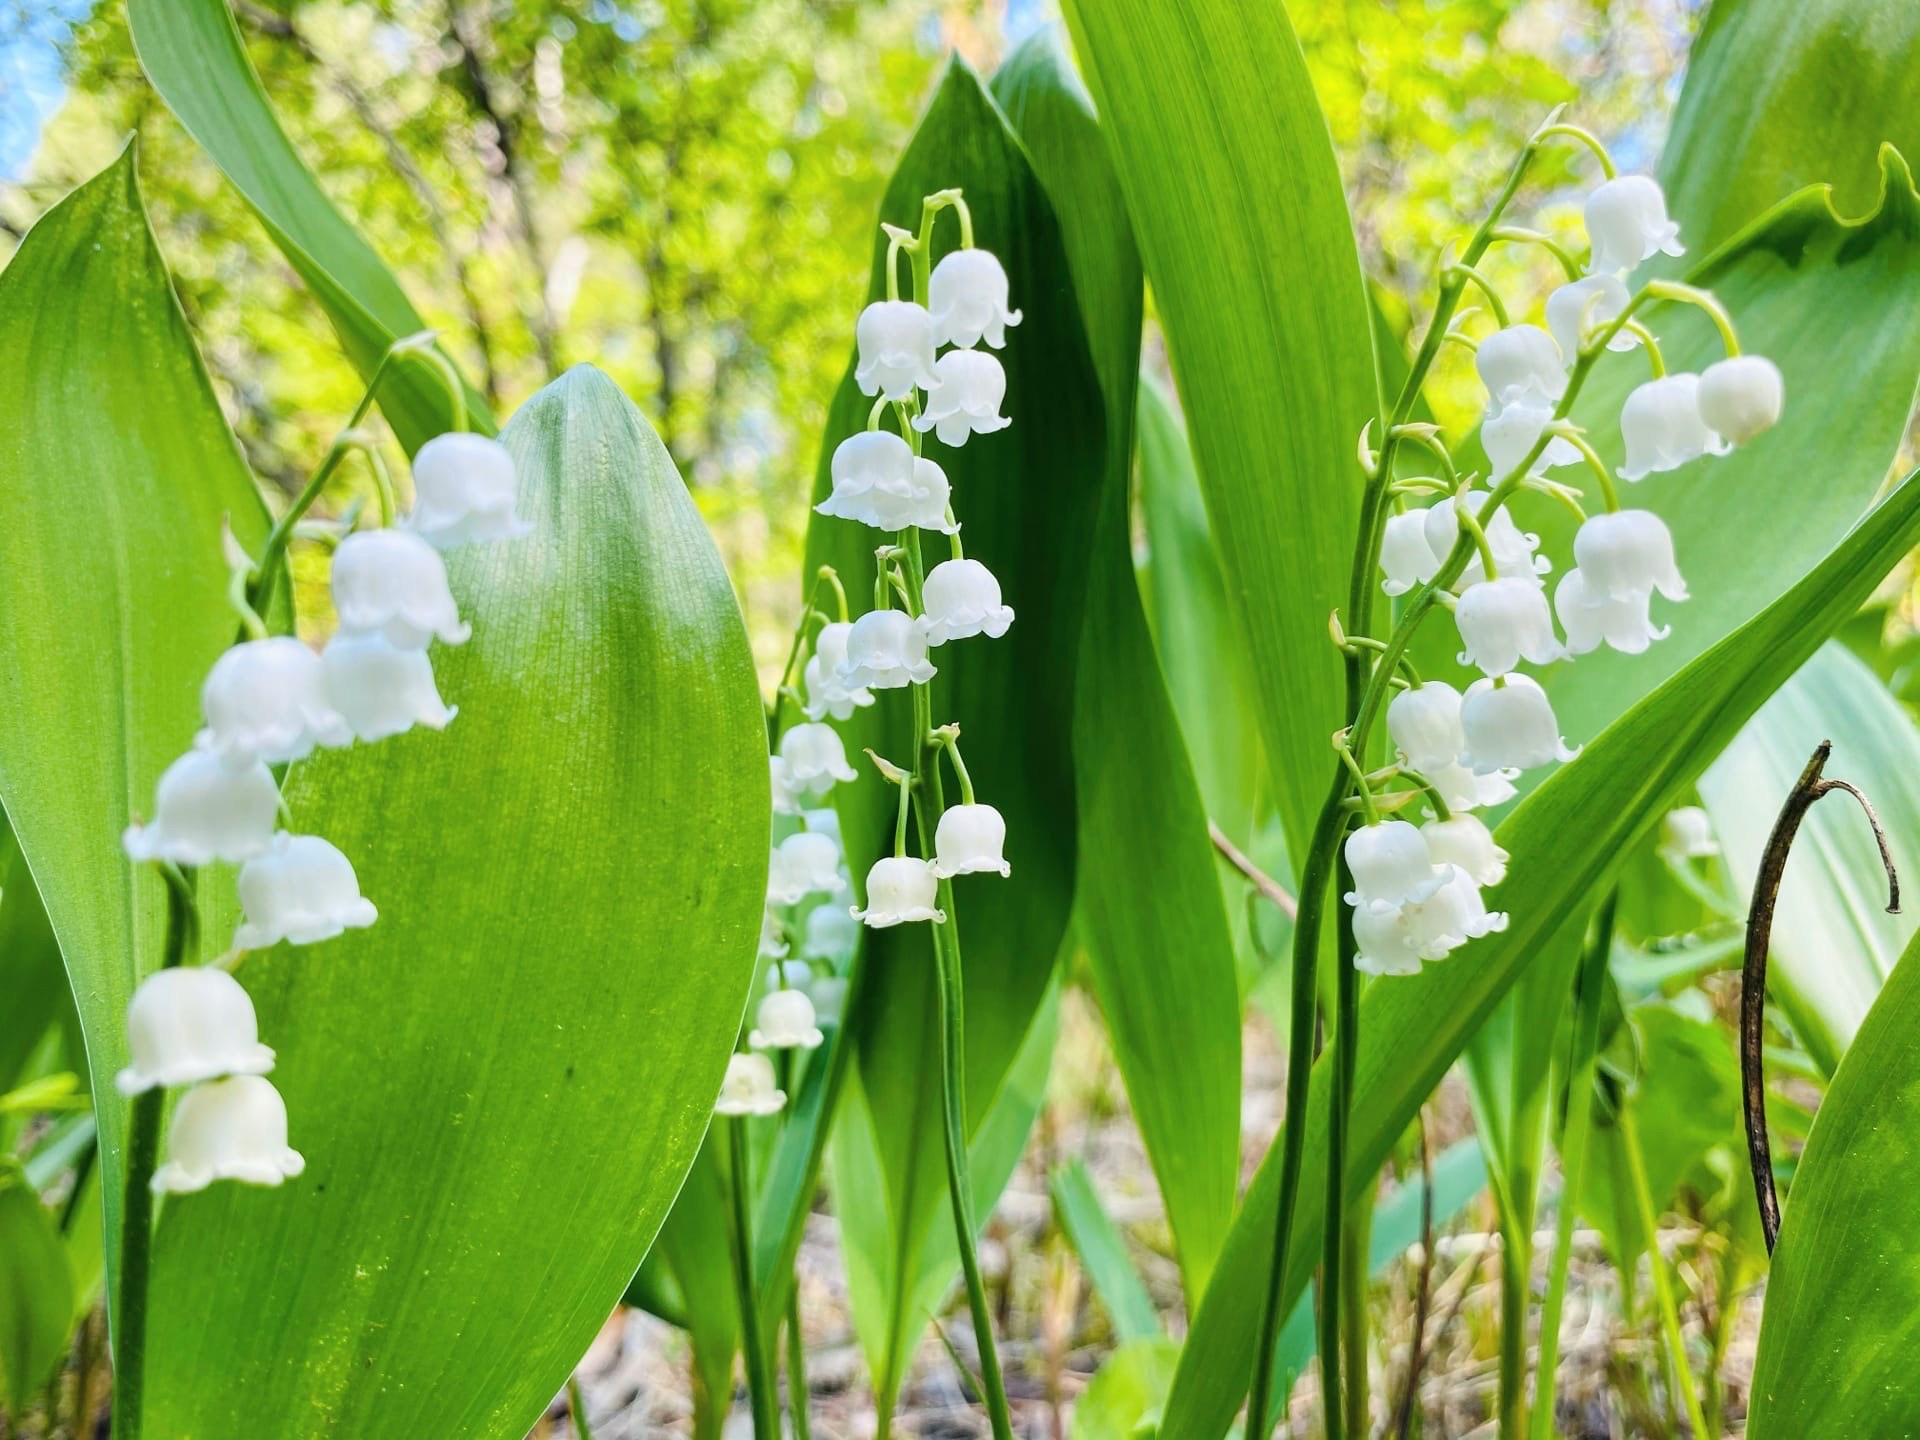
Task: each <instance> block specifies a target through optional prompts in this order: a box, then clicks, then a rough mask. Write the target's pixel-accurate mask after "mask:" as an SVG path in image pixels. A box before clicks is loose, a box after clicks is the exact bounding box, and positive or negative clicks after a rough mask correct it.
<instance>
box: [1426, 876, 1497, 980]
mask: <svg viewBox="0 0 1920 1440" xmlns="http://www.w3.org/2000/svg"><path fill="white" fill-rule="evenodd" d="M1442 870H1443V872H1444V874H1445V876H1446V879H1445V881H1444V882H1443V883H1442V884H1441V886H1440V888H1439V889H1438V890H1436V891H1434V893H1433V895H1432V896H1431V897H1430V898H1428V899H1427V900H1425V901H1423V902H1422V903H1421V904H1419V905H1410V906H1408V907H1407V909H1408V912H1409V913H1408V916H1407V919H1408V923H1409V926H1410V928H1411V929H1412V931H1413V938H1414V944H1415V945H1416V947H1417V948H1418V949H1419V952H1420V958H1421V959H1422V960H1441V959H1445V958H1446V956H1448V955H1449V954H1451V953H1452V952H1453V951H1455V950H1457V949H1459V948H1460V947H1461V946H1462V945H1464V944H1466V943H1467V942H1468V941H1469V940H1478V939H1479V938H1480V937H1481V936H1482V935H1491V934H1493V933H1494V932H1495V931H1498V930H1504V929H1506V928H1507V917H1506V916H1505V915H1504V914H1502V913H1500V912H1498V911H1493V912H1489V911H1488V909H1487V906H1486V902H1485V901H1484V900H1482V899H1481V897H1480V886H1479V885H1478V884H1477V883H1476V882H1475V880H1474V878H1473V876H1471V875H1470V874H1468V873H1467V871H1466V870H1464V869H1463V868H1462V867H1460V866H1458V865H1446V866H1443V867H1442Z"/></svg>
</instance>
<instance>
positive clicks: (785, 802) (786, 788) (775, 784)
mask: <svg viewBox="0 0 1920 1440" xmlns="http://www.w3.org/2000/svg"><path fill="white" fill-rule="evenodd" d="M767 780H768V783H769V784H770V785H771V787H772V789H773V813H774V814H776V815H798V814H799V813H800V810H801V804H800V790H799V787H797V786H796V785H795V784H794V783H793V776H792V775H791V774H790V773H789V772H788V770H787V762H786V761H785V760H782V759H781V758H780V757H779V756H778V755H769V756H768V757H767Z"/></svg>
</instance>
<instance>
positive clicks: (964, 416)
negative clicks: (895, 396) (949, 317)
mask: <svg viewBox="0 0 1920 1440" xmlns="http://www.w3.org/2000/svg"><path fill="white" fill-rule="evenodd" d="M933 368H934V375H935V378H936V381H937V383H936V384H935V385H934V387H933V388H932V389H931V390H929V391H928V392H927V408H926V410H925V412H924V413H923V414H920V415H917V416H915V417H914V421H913V428H914V429H916V430H918V431H920V432H921V433H923V434H924V433H925V432H926V431H928V430H932V431H934V432H935V433H936V434H937V435H939V437H940V443H941V444H942V445H956V446H957V445H964V444H966V442H967V437H968V436H969V435H991V434H993V432H994V431H996V430H1004V429H1006V428H1007V426H1009V425H1011V424H1012V423H1013V422H1012V421H1011V420H1009V419H1008V418H1007V417H1006V416H1005V415H1002V414H1001V413H1000V402H1001V401H1003V400H1005V399H1006V398H1007V372H1006V371H1005V370H1003V369H1002V368H1001V367H1000V362H999V361H998V360H996V359H994V358H993V356H991V355H989V354H987V352H986V351H984V350H949V351H947V353H946V354H944V355H942V356H941V357H940V358H939V359H938V360H937V361H935V362H934V367H933Z"/></svg>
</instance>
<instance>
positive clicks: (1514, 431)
mask: <svg viewBox="0 0 1920 1440" xmlns="http://www.w3.org/2000/svg"><path fill="white" fill-rule="evenodd" d="M1552 423H1553V407H1552V406H1551V405H1548V404H1544V403H1542V402H1540V401H1537V400H1516V401H1515V402H1514V403H1513V404H1511V405H1502V406H1500V407H1499V408H1498V409H1497V410H1494V409H1489V410H1488V412H1487V415H1486V418H1485V419H1484V420H1482V421H1481V422H1480V445H1481V448H1482V449H1484V450H1485V451H1486V452H1487V467H1488V469H1489V471H1490V472H1491V474H1492V476H1493V479H1494V481H1495V482H1496V483H1498V482H1500V481H1503V480H1505V479H1506V478H1507V476H1509V475H1511V474H1512V473H1513V472H1514V471H1515V470H1518V469H1519V468H1520V462H1521V461H1523V460H1525V459H1526V458H1527V455H1528V452H1530V451H1531V450H1532V449H1533V447H1534V443H1535V442H1536V441H1537V440H1539V438H1540V432H1541V431H1542V430H1545V429H1546V428H1547V426H1548V425H1550V424H1552ZM1580 458H1581V457H1580V452H1579V450H1577V449H1576V448H1574V445H1573V442H1572V441H1570V440H1568V439H1566V438H1565V437H1564V436H1560V435H1556V436H1554V437H1553V438H1552V439H1551V440H1549V441H1547V443H1546V446H1545V448H1544V449H1542V450H1541V452H1540V453H1539V455H1537V456H1535V457H1534V460H1533V463H1532V464H1530V465H1529V466H1528V467H1527V473H1528V474H1529V475H1544V474H1545V473H1546V472H1547V471H1549V470H1553V469H1556V468H1558V467H1560V466H1562V465H1577V464H1579V463H1580Z"/></svg>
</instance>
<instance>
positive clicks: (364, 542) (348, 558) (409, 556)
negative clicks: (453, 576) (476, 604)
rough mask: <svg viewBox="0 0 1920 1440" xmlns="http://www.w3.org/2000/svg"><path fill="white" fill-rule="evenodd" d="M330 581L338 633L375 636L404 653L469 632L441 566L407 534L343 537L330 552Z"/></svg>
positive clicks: (369, 532)
mask: <svg viewBox="0 0 1920 1440" xmlns="http://www.w3.org/2000/svg"><path fill="white" fill-rule="evenodd" d="M332 583H333V609H334V613H335V614H336V615H338V616H339V617H340V628H341V629H342V630H346V631H351V632H355V633H358V634H372V635H378V636H380V637H381V638H382V639H384V640H386V641H387V643H388V644H391V645H397V646H399V647H400V648H402V649H405V650H418V649H421V648H423V647H424V646H425V645H426V644H427V642H428V641H430V640H434V639H438V640H440V641H441V642H442V643H444V644H447V645H458V644H460V643H461V642H462V641H464V640H465V639H466V638H467V636H468V635H469V634H471V633H472V631H471V630H470V628H469V627H468V626H466V625H464V624H462V623H461V620H460V610H459V607H458V606H457V605H455V604H454V600H453V591H452V590H451V589H450V588H449V587H448V585H447V562H446V561H444V560H442V559H441V558H440V552H439V551H438V550H436V549H434V548H433V546H431V545H429V544H428V543H427V542H426V541H425V540H423V539H421V538H420V537H419V536H418V535H416V534H414V533H413V532H411V531H408V530H401V529H387V530H362V531H359V532H357V533H355V534H352V535H349V536H347V538H346V539H345V540H342V541H341V542H340V548H339V549H337V550H335V551H334V552H333V571H332Z"/></svg>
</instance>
